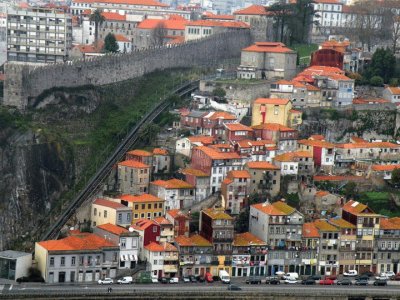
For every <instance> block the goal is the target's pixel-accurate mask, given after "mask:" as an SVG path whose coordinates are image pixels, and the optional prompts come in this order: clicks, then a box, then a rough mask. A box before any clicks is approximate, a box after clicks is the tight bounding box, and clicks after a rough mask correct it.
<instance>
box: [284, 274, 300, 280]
mask: <svg viewBox="0 0 400 300" xmlns="http://www.w3.org/2000/svg"><path fill="white" fill-rule="evenodd" d="M290 278H291V279H294V280H298V279H299V274H298V273H286V274H285V275H283V279H290Z"/></svg>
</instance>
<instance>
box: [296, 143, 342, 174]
mask: <svg viewBox="0 0 400 300" xmlns="http://www.w3.org/2000/svg"><path fill="white" fill-rule="evenodd" d="M297 143H298V147H299V150H300V151H308V152H310V153H311V154H312V156H313V161H314V165H315V167H316V168H317V169H321V170H323V171H324V172H326V173H330V172H332V170H333V167H334V165H335V145H334V144H333V143H329V142H327V141H325V137H324V136H311V137H310V138H308V139H305V140H299V141H298V142H297Z"/></svg>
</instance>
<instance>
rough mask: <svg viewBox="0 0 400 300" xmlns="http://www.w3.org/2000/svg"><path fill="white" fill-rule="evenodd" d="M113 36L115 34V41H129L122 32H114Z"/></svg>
mask: <svg viewBox="0 0 400 300" xmlns="http://www.w3.org/2000/svg"><path fill="white" fill-rule="evenodd" d="M114 36H115V40H116V41H117V42H124V43H129V42H130V40H129V39H128V38H127V37H126V36H124V35H122V34H114Z"/></svg>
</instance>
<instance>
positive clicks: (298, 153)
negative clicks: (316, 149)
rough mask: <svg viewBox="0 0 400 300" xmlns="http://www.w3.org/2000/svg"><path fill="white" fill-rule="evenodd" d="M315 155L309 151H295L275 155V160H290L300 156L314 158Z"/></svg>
mask: <svg viewBox="0 0 400 300" xmlns="http://www.w3.org/2000/svg"><path fill="white" fill-rule="evenodd" d="M312 157H313V155H312V154H311V153H310V152H308V151H295V152H286V153H283V154H280V155H277V156H275V157H274V160H277V161H281V162H289V161H294V160H296V159H298V158H312Z"/></svg>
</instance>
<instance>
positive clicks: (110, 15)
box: [101, 12, 126, 21]
mask: <svg viewBox="0 0 400 300" xmlns="http://www.w3.org/2000/svg"><path fill="white" fill-rule="evenodd" d="M101 15H102V16H103V17H104V18H105V19H106V21H125V20H126V15H120V14H119V13H114V12H102V13H101Z"/></svg>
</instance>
